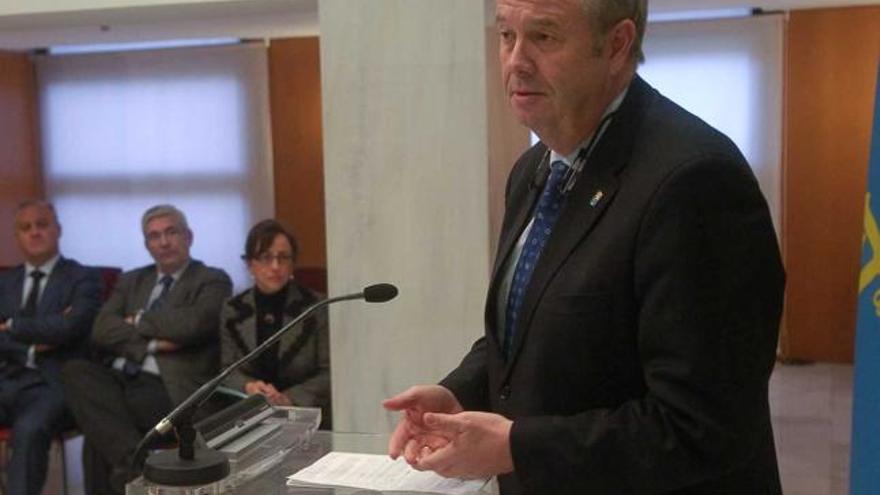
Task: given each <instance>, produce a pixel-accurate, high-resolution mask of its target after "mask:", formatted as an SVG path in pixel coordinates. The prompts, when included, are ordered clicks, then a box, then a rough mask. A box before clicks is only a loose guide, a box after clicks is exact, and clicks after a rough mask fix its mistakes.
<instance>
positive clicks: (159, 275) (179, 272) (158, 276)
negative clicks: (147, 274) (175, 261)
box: [156, 261, 192, 284]
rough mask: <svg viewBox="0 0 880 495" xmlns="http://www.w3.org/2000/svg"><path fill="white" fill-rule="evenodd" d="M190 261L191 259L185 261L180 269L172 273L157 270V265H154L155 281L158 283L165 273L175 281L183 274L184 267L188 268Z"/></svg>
mask: <svg viewBox="0 0 880 495" xmlns="http://www.w3.org/2000/svg"><path fill="white" fill-rule="evenodd" d="M191 262H192V261H187V262H186V264H184V265H183V266H182V267H181V268H180V270H177V271H176V272H174V273H162V271H161V270H159V267H158V266H157V267H156V283H157V284H158V283H160V281H161V280H162V277H164V276H165V275H171V278H172V279H174V281H175V282H177V281H178V280H180V276H181V275H183V272H185V271H186V269H187V268H189V264H190V263H191Z"/></svg>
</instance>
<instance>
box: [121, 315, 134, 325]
mask: <svg viewBox="0 0 880 495" xmlns="http://www.w3.org/2000/svg"><path fill="white" fill-rule="evenodd" d="M124 319H125V322H126V323H128V324H129V325H134V319H135V315H128V316H126V317H125V318H124Z"/></svg>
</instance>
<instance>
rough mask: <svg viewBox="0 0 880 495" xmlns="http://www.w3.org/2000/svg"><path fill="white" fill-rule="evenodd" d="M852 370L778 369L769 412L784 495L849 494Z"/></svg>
mask: <svg viewBox="0 0 880 495" xmlns="http://www.w3.org/2000/svg"><path fill="white" fill-rule="evenodd" d="M852 381H853V368H852V366H851V365H841V364H824V363H817V364H806V365H784V364H777V365H776V369H775V371H774V373H773V377H772V378H771V380H770V406H771V412H772V415H773V427H774V430H775V433H776V450H777V454H778V456H779V469H780V475H781V476H782V488H783V493H784V494H785V495H846V494H848V493H849V456H850V451H849V449H850V431H851V425H852Z"/></svg>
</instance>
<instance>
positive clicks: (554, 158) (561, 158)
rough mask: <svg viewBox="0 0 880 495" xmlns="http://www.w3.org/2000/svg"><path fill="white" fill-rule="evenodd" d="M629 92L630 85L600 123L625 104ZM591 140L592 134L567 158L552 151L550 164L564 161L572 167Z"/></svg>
mask: <svg viewBox="0 0 880 495" xmlns="http://www.w3.org/2000/svg"><path fill="white" fill-rule="evenodd" d="M628 91H629V85H628V84H627V85H626V87H625V88H623V91H621V92H620V94H618V95H617V97H615V98H614V99H613V100H611V103H610V104H609V105H608V108H606V109H605V112H604V113H603V114H602V118H601V119H599V122H601V121H602V119H604V118H605V117H606V116H608V115H609V114H611V113H613V112H616V111H617V109H618V108H620V105H621V104H622V103H623V99H624V98H625V97H626V93H627V92H628ZM607 128H608V126H605V127H604V128H603V129H599V131H600V133H601V132H604V130H605V129H607ZM599 137H602V135H601V134H600V135H599ZM591 139H593V135H592V134H590V135H589V136H587V138H586V139H584V140H583V141H581V143H580V144H579V145H578V146H577V147H576V148H575V149H574V151H572V152H571V153H569V154H568V155H565V156H563V155H561V154H559V153H557V152H556V151H553V150H550V163H553V162H556V161H562V162H563V163H565V164H566V165H568V166H569V167H570V166H572V164H573V163H574V161H575V159H576V158H577V156H578V153H580V152H581V149H583V148H584V147H585V146H587V144H588V143H589V142H590V140H591Z"/></svg>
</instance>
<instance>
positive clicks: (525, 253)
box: [502, 160, 569, 358]
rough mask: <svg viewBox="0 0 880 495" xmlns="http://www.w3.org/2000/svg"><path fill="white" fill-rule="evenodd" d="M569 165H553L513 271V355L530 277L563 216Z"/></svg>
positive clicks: (509, 324)
mask: <svg viewBox="0 0 880 495" xmlns="http://www.w3.org/2000/svg"><path fill="white" fill-rule="evenodd" d="M568 170H569V167H568V165H566V164H565V162H563V161H561V160H557V161H555V162H553V164H552V165H551V166H550V176H549V177H548V178H547V183H546V184H545V185H544V191H543V192H542V193H541V198H540V199H539V200H538V205H537V206H536V207H535V216H534V219H533V221H532V229H531V230H530V231H529V235H528V237H526V242H525V244H524V245H523V249H522V252H521V253H520V255H519V260H517V262H516V268H515V270H514V272H513V280H512V281H511V283H510V293H509V294H508V296H507V309H506V310H505V325H504V342H503V348H502V350H503V351H504V357H505V358H509V357H510V351H511V348H512V346H513V337H514V335H515V334H516V331H517V328H516V323H517V319H518V318H519V311H520V308H521V306H522V302H523V298H524V297H525V294H526V289H527V288H528V286H529V281H530V280H531V279H532V272H534V271H535V265H536V264H537V262H538V259H539V258H540V257H541V251H543V250H544V246H546V245H547V239H549V238H550V232H552V231H553V226H554V225H555V224H556V220H557V219H558V218H559V211H560V210H561V209H562V204H563V201H564V200H565V194H564V193H563V191H562V183H563V179H565V177H566V176H567V175H568V174H567V172H568Z"/></svg>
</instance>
